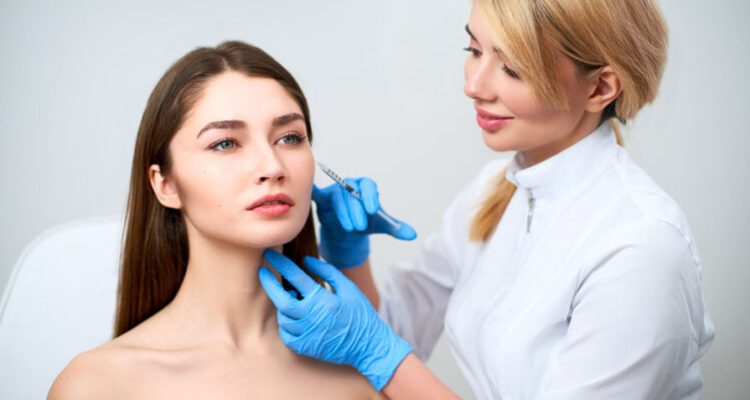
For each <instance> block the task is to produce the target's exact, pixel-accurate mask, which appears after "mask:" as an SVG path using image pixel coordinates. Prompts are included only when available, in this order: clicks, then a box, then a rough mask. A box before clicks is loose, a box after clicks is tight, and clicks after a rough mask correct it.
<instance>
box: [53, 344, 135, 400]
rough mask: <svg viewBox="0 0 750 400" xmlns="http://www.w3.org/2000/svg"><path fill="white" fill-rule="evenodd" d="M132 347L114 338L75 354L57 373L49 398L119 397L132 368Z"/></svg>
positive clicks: (60, 399)
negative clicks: (58, 373)
mask: <svg viewBox="0 0 750 400" xmlns="http://www.w3.org/2000/svg"><path fill="white" fill-rule="evenodd" d="M132 353H133V350H132V349H131V348H129V347H128V346H125V345H123V344H122V343H120V342H118V341H117V340H115V341H111V342H109V343H106V344H103V345H101V346H99V347H97V348H94V349H92V350H88V351H86V352H83V353H81V354H79V355H77V356H76V357H75V358H73V360H71V361H70V363H68V365H67V366H66V367H65V368H64V369H63V370H62V372H60V375H58V376H57V378H56V379H55V382H54V383H53V384H52V387H51V388H50V391H49V394H48V395H47V399H48V400H66V399H81V400H85V399H108V398H115V397H121V396H120V395H121V394H122V393H123V392H122V390H123V389H125V387H124V385H123V383H124V382H127V381H128V379H129V376H130V375H132V371H133V370H134V365H133V362H132V361H133V355H132Z"/></svg>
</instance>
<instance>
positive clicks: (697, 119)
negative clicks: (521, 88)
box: [0, 0, 750, 399]
mask: <svg viewBox="0 0 750 400" xmlns="http://www.w3.org/2000/svg"><path fill="white" fill-rule="evenodd" d="M661 4H662V7H663V10H664V13H665V16H666V19H667V21H668V23H669V26H670V36H671V38H670V39H671V44H670V47H671V48H670V60H669V64H668V67H667V71H666V74H665V77H664V81H663V85H662V91H661V94H660V97H659V99H658V100H657V101H656V102H655V103H654V104H653V106H651V107H649V108H648V109H646V110H645V111H644V112H643V113H642V114H641V115H640V116H639V118H638V120H637V121H636V122H635V123H634V124H631V125H629V127H628V130H627V134H626V142H627V147H628V148H629V149H630V150H631V152H632V155H633V157H634V158H635V159H636V160H637V161H638V162H640V164H641V165H642V166H643V167H645V168H646V170H648V171H649V172H650V173H651V175H652V176H653V177H654V179H655V180H656V181H657V182H658V183H659V184H661V185H662V186H663V187H664V188H665V189H666V190H667V191H668V192H669V193H670V194H672V196H673V197H674V198H675V199H676V200H677V201H678V202H679V203H680V204H681V205H682V206H683V208H684V210H685V212H686V213H687V215H688V219H689V221H690V223H691V226H692V229H693V231H694V234H695V236H696V239H697V242H698V247H699V249H700V251H701V256H702V261H703V266H704V283H705V293H706V299H707V302H708V305H709V308H710V311H711V315H712V317H713V319H714V320H715V322H716V325H717V330H718V331H717V338H716V341H715V343H714V345H713V347H712V348H711V350H710V351H709V353H708V355H707V356H706V358H705V359H704V362H703V373H704V377H705V381H706V387H705V392H704V397H705V398H707V399H729V398H741V397H744V396H743V395H746V394H747V393H748V392H750V382H749V380H748V379H747V378H748V377H747V373H746V371H747V369H746V367H743V366H746V365H748V363H750V351H749V350H748V345H747V340H746V339H747V337H748V332H749V330H748V324H749V323H750V313H749V312H748V308H747V304H750V295H749V294H748V290H746V287H747V285H748V284H750V279H749V278H750V272H748V267H750V250H749V248H750V246H748V235H747V234H746V225H747V223H748V222H750V218H748V217H749V212H748V208H749V206H748V203H749V200H750V194H749V192H748V182H750V180H748V179H747V177H746V175H747V174H748V172H750V168H749V167H750V165H749V164H750V161H749V160H750V157H748V155H747V149H748V148H750V139H748V138H749V137H750V128H748V122H747V115H748V112H749V111H750V107H749V106H750V101H749V100H748V89H750V79H749V78H748V73H749V72H750V58H749V56H748V50H749V46H748V40H749V39H748V38H750V25H748V24H747V21H748V19H749V18H750V2H747V1H746V0H724V1H722V2H703V1H698V0H682V1H678V0H665V1H662V3H661ZM470 5H471V3H470V1H469V0H459V1H447V0H443V1H435V0H411V1H396V0H381V1H371V2H350V1H344V0H318V1H302V0H297V1H292V0H275V1H273V2H268V1H259V0H256V1H250V0H246V1H229V0H222V1H212V2H208V1H197V0H183V1H179V2H177V1H175V2H170V3H167V2H161V1H142V0H138V1H128V2H124V1H118V2H114V1H113V2H95V1H74V0H71V1H64V2H62V1H54V2H53V1H47V2H45V1H39V0H0V50H1V53H0V54H2V56H0V60H1V61H0V129H1V131H0V163H1V164H0V174H1V175H0V179H1V180H0V184H1V186H0V193H2V195H1V196H0V227H1V228H0V235H1V236H0V289H2V288H4V287H5V284H6V283H7V279H8V276H9V275H10V272H11V270H12V267H13V264H14V262H15V260H16V259H17V257H18V256H19V255H20V253H21V251H22V249H23V247H24V246H25V245H26V244H27V243H28V242H30V241H31V240H32V239H33V238H34V237H35V236H36V235H38V234H40V233H41V232H43V231H44V230H46V229H48V228H50V227H52V226H54V225H57V224H59V223H63V222H67V221H71V220H75V219H79V218H86V217H92V216H101V215H110V214H117V213H122V212H123V211H124V204H125V198H126V195H127V184H128V179H129V169H130V161H131V156H132V149H133V143H134V139H135V134H136V130H137V127H138V123H139V120H140V116H141V113H142V111H143V108H144V105H145V102H146V99H147V97H148V94H149V93H150V91H151V89H152V88H153V86H154V84H155V83H156V81H157V80H158V79H159V77H160V76H161V74H162V73H163V72H164V71H165V70H166V69H167V68H168V66H169V65H170V64H171V63H172V62H174V61H175V60H176V59H177V58H179V57H180V56H182V55H183V54H184V53H186V52H187V51H189V50H191V49H193V48H194V47H196V46H199V45H216V44H218V43H219V42H221V41H223V40H227V39H240V40H244V41H247V42H250V43H253V44H256V45H259V46H260V47H262V48H264V49H265V50H267V51H268V52H269V53H270V54H271V55H273V56H274V57H276V58H277V59H278V60H279V61H280V62H281V63H282V64H284V65H285V66H286V67H287V68H288V69H289V70H290V71H291V72H292V73H293V74H294V75H295V76H296V77H297V79H298V80H299V82H300V84H301V85H302V87H303V89H304V90H305V92H306V94H307V96H308V100H309V102H310V107H311V111H312V122H313V130H314V134H315V142H314V149H315V153H316V156H317V158H318V159H319V160H320V161H323V162H325V163H327V164H329V166H331V167H332V168H334V169H335V170H337V171H338V172H339V173H341V174H344V175H367V176H371V177H373V178H375V179H376V180H377V181H378V182H379V184H380V187H381V193H382V196H383V201H384V203H385V204H386V205H387V208H388V210H389V211H390V212H391V213H392V214H394V215H396V216H399V217H402V218H404V219H406V220H407V221H409V222H411V223H412V224H413V225H414V226H415V227H416V228H417V230H418V232H419V233H420V235H421V236H420V238H424V237H425V236H426V234H428V233H429V232H431V231H433V230H435V229H436V228H437V227H438V223H439V221H440V216H441V211H442V209H443V208H444V207H445V206H446V205H447V204H448V202H449V201H450V199H451V198H452V196H453V195H454V194H455V193H456V191H457V190H458V189H460V188H461V187H462V186H463V185H464V184H466V183H467V181H468V180H470V179H471V178H472V177H473V175H474V174H475V173H476V172H477V170H478V169H479V168H480V167H481V166H482V165H483V164H484V163H485V162H486V161H488V160H490V159H492V158H495V157H507V155H498V154H493V153H492V152H490V151H489V150H488V149H486V148H485V147H484V145H483V143H482V141H481V137H480V135H479V130H478V128H477V127H476V125H475V123H474V121H473V113H472V107H471V104H470V102H469V101H468V100H467V99H466V98H465V97H464V95H463V92H462V85H463V72H462V68H463V60H464V58H465V53H463V52H462V51H461V47H463V46H465V45H466V43H467V40H466V34H465V33H464V31H463V26H464V24H465V23H466V22H467V19H468V12H469V8H470ZM743 177H744V178H743ZM318 182H319V183H326V184H327V181H326V180H325V179H324V178H323V177H318ZM373 247H374V257H373V258H374V264H375V266H376V271H375V272H376V276H377V278H378V279H379V280H382V278H383V276H384V274H385V273H386V272H387V270H388V267H389V265H391V264H392V263H393V262H394V261H395V260H397V259H403V258H409V257H411V255H412V254H413V251H414V249H415V244H414V243H396V242H394V241H390V240H385V239H376V240H375V243H374V245H373ZM27 345H32V344H27ZM0 362H2V361H0ZM430 365H431V367H432V368H433V369H434V370H435V371H436V372H437V373H438V374H439V376H440V377H441V378H442V379H444V380H445V381H446V382H447V383H448V384H449V385H451V386H452V387H453V388H454V389H455V390H456V391H458V392H459V393H461V394H463V395H464V396H467V397H470V394H469V392H468V390H467V387H466V385H465V383H464V382H463V378H462V377H461V375H460V373H459V372H458V370H457V369H456V368H455V366H454V365H453V360H452V358H451V356H450V354H449V352H448V351H447V350H446V347H445V345H444V344H441V345H440V346H439V347H438V349H437V350H436V353H435V354H434V356H433V359H432V360H431V362H430Z"/></svg>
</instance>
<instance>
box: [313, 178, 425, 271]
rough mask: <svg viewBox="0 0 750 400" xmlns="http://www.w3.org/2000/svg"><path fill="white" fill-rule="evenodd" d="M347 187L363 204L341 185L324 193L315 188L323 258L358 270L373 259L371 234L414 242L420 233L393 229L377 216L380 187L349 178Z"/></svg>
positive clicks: (403, 227) (368, 181)
mask: <svg viewBox="0 0 750 400" xmlns="http://www.w3.org/2000/svg"><path fill="white" fill-rule="evenodd" d="M346 183H348V184H349V185H350V186H352V187H353V188H354V189H356V190H357V191H358V192H359V193H360V195H361V197H362V201H360V200H358V199H357V198H356V197H354V196H352V195H351V194H350V193H349V192H347V191H346V190H345V189H344V188H343V187H341V185H339V184H333V185H330V186H326V187H325V188H323V189H320V188H318V187H317V186H314V187H313V193H312V198H313V200H314V201H315V205H316V210H317V214H318V220H319V221H320V255H321V256H322V257H323V258H324V259H325V260H326V261H328V262H330V263H331V264H333V265H335V266H337V267H339V268H351V267H356V266H358V265H360V264H362V263H363V262H365V260H367V257H368V256H369V255H370V239H369V236H368V235H370V234H373V233H385V234H388V235H391V236H393V237H395V238H397V239H401V240H413V239H414V238H416V237H417V232H416V231H415V230H414V228H412V227H411V226H409V225H408V224H407V223H405V222H402V221H399V222H400V224H401V227H400V228H399V229H396V228H394V227H393V226H392V225H391V224H389V223H388V221H386V220H385V219H383V218H382V217H381V216H379V215H378V214H377V211H378V209H381V207H380V200H379V199H378V187H377V184H376V183H375V181H373V180H372V179H369V178H355V179H351V178H347V179H346Z"/></svg>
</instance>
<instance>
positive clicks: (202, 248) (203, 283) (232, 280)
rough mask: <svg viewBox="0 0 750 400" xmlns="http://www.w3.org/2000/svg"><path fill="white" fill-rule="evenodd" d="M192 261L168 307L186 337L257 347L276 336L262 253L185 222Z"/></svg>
mask: <svg viewBox="0 0 750 400" xmlns="http://www.w3.org/2000/svg"><path fill="white" fill-rule="evenodd" d="M186 225H187V230H188V238H189V242H190V258H189V260H190V261H189V262H188V265H187V271H186V273H185V279H184V280H183V282H182V285H181V286H180V289H179V291H178V292H177V295H176V296H175V298H174V300H173V301H172V302H171V303H170V304H169V306H168V307H166V308H165V311H166V312H167V313H169V314H170V315H171V317H172V318H173V319H174V320H176V321H178V324H179V326H180V329H181V331H182V332H184V333H185V337H190V338H191V341H197V342H204V343H205V342H216V341H220V342H224V343H226V344H228V345H229V346H232V347H234V348H248V347H257V346H258V344H259V342H260V341H264V340H266V339H269V338H275V337H276V336H277V325H276V308H275V307H274V305H273V304H272V303H271V301H270V299H269V298H268V296H267V295H266V293H265V292H264V291H263V289H262V287H261V285H260V282H259V280H258V268H259V267H260V265H261V263H262V262H263V250H264V249H256V248H247V247H241V246H236V245H229V244H226V243H225V242H218V241H216V240H210V239H208V238H206V237H204V236H203V235H202V234H200V233H199V232H198V231H197V230H195V228H194V227H193V226H192V225H191V224H190V222H189V221H187V220H186Z"/></svg>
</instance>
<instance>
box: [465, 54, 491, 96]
mask: <svg viewBox="0 0 750 400" xmlns="http://www.w3.org/2000/svg"><path fill="white" fill-rule="evenodd" d="M492 72H493V68H492V65H490V63H489V62H487V60H484V59H480V60H473V59H469V60H468V61H467V62H466V66H465V67H464V79H465V82H464V93H465V94H466V96H468V97H469V98H471V99H473V100H478V101H482V102H492V101H494V100H496V99H497V93H494V91H493V85H492V78H493V73H492Z"/></svg>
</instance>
